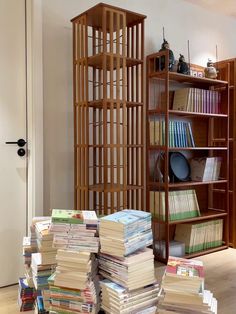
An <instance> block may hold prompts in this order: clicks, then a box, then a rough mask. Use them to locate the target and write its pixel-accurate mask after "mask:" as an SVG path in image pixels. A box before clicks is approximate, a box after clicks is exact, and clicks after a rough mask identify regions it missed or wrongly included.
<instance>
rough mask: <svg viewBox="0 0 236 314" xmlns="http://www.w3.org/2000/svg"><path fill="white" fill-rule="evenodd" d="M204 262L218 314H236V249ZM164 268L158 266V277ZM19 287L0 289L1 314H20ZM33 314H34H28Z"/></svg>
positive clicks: (208, 257) (215, 255)
mask: <svg viewBox="0 0 236 314" xmlns="http://www.w3.org/2000/svg"><path fill="white" fill-rule="evenodd" d="M198 259H200V260H202V261H203V262H204V267H205V278H206V280H205V286H206V288H207V289H209V290H211V291H212V292H213V293H214V296H215V297H216V298H217V299H218V314H236V249H228V250H224V251H220V252H217V253H213V254H209V255H205V256H201V257H199V258H198ZM163 271H164V267H163V266H161V265H159V264H157V266H156V273H157V277H158V278H161V277H162V274H163ZM17 289H18V287H17V286H11V287H7V288H1V289H0V314H18V313H20V312H19V308H18V305H17ZM26 313H28V314H31V313H33V312H26Z"/></svg>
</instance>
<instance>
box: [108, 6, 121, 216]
mask: <svg viewBox="0 0 236 314" xmlns="http://www.w3.org/2000/svg"><path fill="white" fill-rule="evenodd" d="M113 25H114V13H113V12H110V27H109V31H110V53H111V56H110V99H113V98H114V95H113V94H114V93H113V89H114V84H113V80H114V78H113V66H114V62H113V61H114V60H113V59H114V57H113ZM118 84H119V82H118V81H116V85H118ZM113 129H114V104H113V101H112V102H111V106H110V144H111V146H112V145H113V143H114V141H113V139H114V130H113ZM110 163H111V168H110V176H111V186H112V187H113V184H114V147H111V150H110ZM113 207H114V192H111V210H112V211H113Z"/></svg>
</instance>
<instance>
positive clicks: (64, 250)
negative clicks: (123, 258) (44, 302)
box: [48, 209, 99, 314]
mask: <svg viewBox="0 0 236 314" xmlns="http://www.w3.org/2000/svg"><path fill="white" fill-rule="evenodd" d="M97 229H98V219H97V215H96V213H95V212H94V211H78V210H77V211H74V210H58V209H54V210H53V211H52V225H51V229H50V230H51V232H52V233H53V234H54V239H53V245H54V247H56V248H59V249H58V251H57V255H56V262H57V267H56V271H55V273H54V274H52V276H51V277H50V278H49V279H48V283H49V287H50V302H51V305H50V313H57V314H62V313H63V314H64V313H70V314H72V313H77V314H78V313H94V314H95V313H97V312H98V310H99V300H98V297H99V295H98V294H99V288H98V284H99V280H98V276H97V264H98V263H97V258H96V256H95V254H94V253H98V249H99V238H98V232H97Z"/></svg>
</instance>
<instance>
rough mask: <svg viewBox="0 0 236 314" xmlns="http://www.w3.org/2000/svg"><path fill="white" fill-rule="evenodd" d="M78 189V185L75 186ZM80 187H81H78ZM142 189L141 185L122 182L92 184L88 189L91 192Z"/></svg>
mask: <svg viewBox="0 0 236 314" xmlns="http://www.w3.org/2000/svg"><path fill="white" fill-rule="evenodd" d="M76 188H77V189H79V187H76ZM80 189H81V187H80ZM140 189H143V186H141V185H123V184H110V183H108V184H106V185H105V184H102V183H101V184H94V185H89V191H93V192H119V191H127V190H140Z"/></svg>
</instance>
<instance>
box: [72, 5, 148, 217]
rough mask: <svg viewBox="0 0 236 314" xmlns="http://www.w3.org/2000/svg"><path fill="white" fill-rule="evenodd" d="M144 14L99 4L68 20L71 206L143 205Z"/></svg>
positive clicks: (108, 208)
mask: <svg viewBox="0 0 236 314" xmlns="http://www.w3.org/2000/svg"><path fill="white" fill-rule="evenodd" d="M144 19H145V16H144V15H141V14H137V13H134V12H130V11H127V10H123V9H120V8H117V7H113V6H110V5H106V4H103V3H100V4H98V5H96V6H94V7H93V8H91V9H89V10H88V11H86V12H84V13H82V14H80V15H79V16H77V17H75V18H74V19H72V23H73V73H74V74H73V75H74V145H75V147H74V149H75V155H74V162H75V165H74V166H75V167H74V169H75V176H74V179H75V180H74V181H75V182H74V183H75V194H74V195H75V200H74V202H75V209H95V210H96V211H97V212H98V213H99V214H107V213H110V212H114V211H116V210H121V209H123V208H136V209H142V208H143V207H144V204H143V203H144V199H143V193H144V175H143V170H144V167H143V165H144V146H143V142H144V138H143V123H144V105H143V103H144V95H143V58H144Z"/></svg>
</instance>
